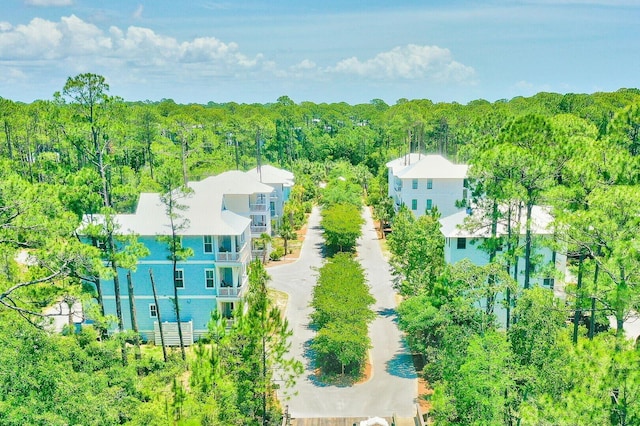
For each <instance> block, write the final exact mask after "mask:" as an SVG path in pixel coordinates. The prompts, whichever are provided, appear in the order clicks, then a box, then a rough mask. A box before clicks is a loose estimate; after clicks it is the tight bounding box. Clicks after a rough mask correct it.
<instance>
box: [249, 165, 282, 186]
mask: <svg viewBox="0 0 640 426" xmlns="http://www.w3.org/2000/svg"><path fill="white" fill-rule="evenodd" d="M247 174H248V175H249V176H252V177H253V178H254V179H258V181H259V182H262V183H267V184H268V183H281V184H283V185H284V186H293V183H294V177H293V173H291V172H290V171H288V170H284V169H279V168H277V167H274V166H272V165H269V164H265V165H264V166H260V172H258V168H257V167H254V168H253V169H251V170H249V171H247Z"/></svg>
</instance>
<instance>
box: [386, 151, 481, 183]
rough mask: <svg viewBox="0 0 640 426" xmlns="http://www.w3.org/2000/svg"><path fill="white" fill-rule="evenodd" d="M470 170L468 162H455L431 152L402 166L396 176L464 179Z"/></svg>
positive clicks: (402, 177) (404, 177)
mask: <svg viewBox="0 0 640 426" xmlns="http://www.w3.org/2000/svg"><path fill="white" fill-rule="evenodd" d="M468 170H469V166H468V165H466V164H453V163H452V162H451V161H449V160H447V159H446V158H444V157H443V156H442V155H438V154H429V155H423V156H422V158H421V159H420V160H418V161H417V162H415V163H413V164H411V165H410V166H407V167H405V168H402V169H401V170H399V171H398V173H397V174H396V176H398V177H399V178H400V179H464V178H466V177H467V171H468Z"/></svg>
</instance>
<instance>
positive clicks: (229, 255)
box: [216, 242, 249, 262]
mask: <svg viewBox="0 0 640 426" xmlns="http://www.w3.org/2000/svg"><path fill="white" fill-rule="evenodd" d="M248 247H249V244H247V243H246V242H245V243H244V244H243V245H242V247H241V248H240V251H237V252H231V251H219V252H218V253H216V261H218V262H240V261H242V260H244V259H245V257H246V256H247V255H248V253H249V250H248Z"/></svg>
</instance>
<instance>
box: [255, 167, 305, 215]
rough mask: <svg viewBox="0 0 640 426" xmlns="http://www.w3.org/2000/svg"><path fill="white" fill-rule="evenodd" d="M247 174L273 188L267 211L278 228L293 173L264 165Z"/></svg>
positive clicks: (291, 185) (292, 180) (291, 184)
mask: <svg viewBox="0 0 640 426" xmlns="http://www.w3.org/2000/svg"><path fill="white" fill-rule="evenodd" d="M247 174H248V175H249V176H251V177H253V178H254V179H257V180H258V181H259V182H262V183H264V184H266V185H269V186H270V187H272V188H273V192H272V193H271V197H270V199H269V210H270V211H271V220H272V221H274V222H275V225H276V226H278V225H279V224H280V221H281V220H282V215H283V214H284V203H285V202H286V201H287V200H288V199H289V195H290V194H291V189H292V188H293V185H294V182H295V181H294V176H293V173H291V172H290V171H288V170H283V169H279V168H277V167H274V166H271V165H268V164H266V165H264V166H260V167H254V168H253V169H251V170H249V171H247Z"/></svg>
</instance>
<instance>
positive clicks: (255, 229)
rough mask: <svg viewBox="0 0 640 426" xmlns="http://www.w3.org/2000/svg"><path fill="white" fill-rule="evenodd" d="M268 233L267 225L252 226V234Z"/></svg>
mask: <svg viewBox="0 0 640 426" xmlns="http://www.w3.org/2000/svg"><path fill="white" fill-rule="evenodd" d="M265 232H267V225H251V233H252V234H263V233H265Z"/></svg>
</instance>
